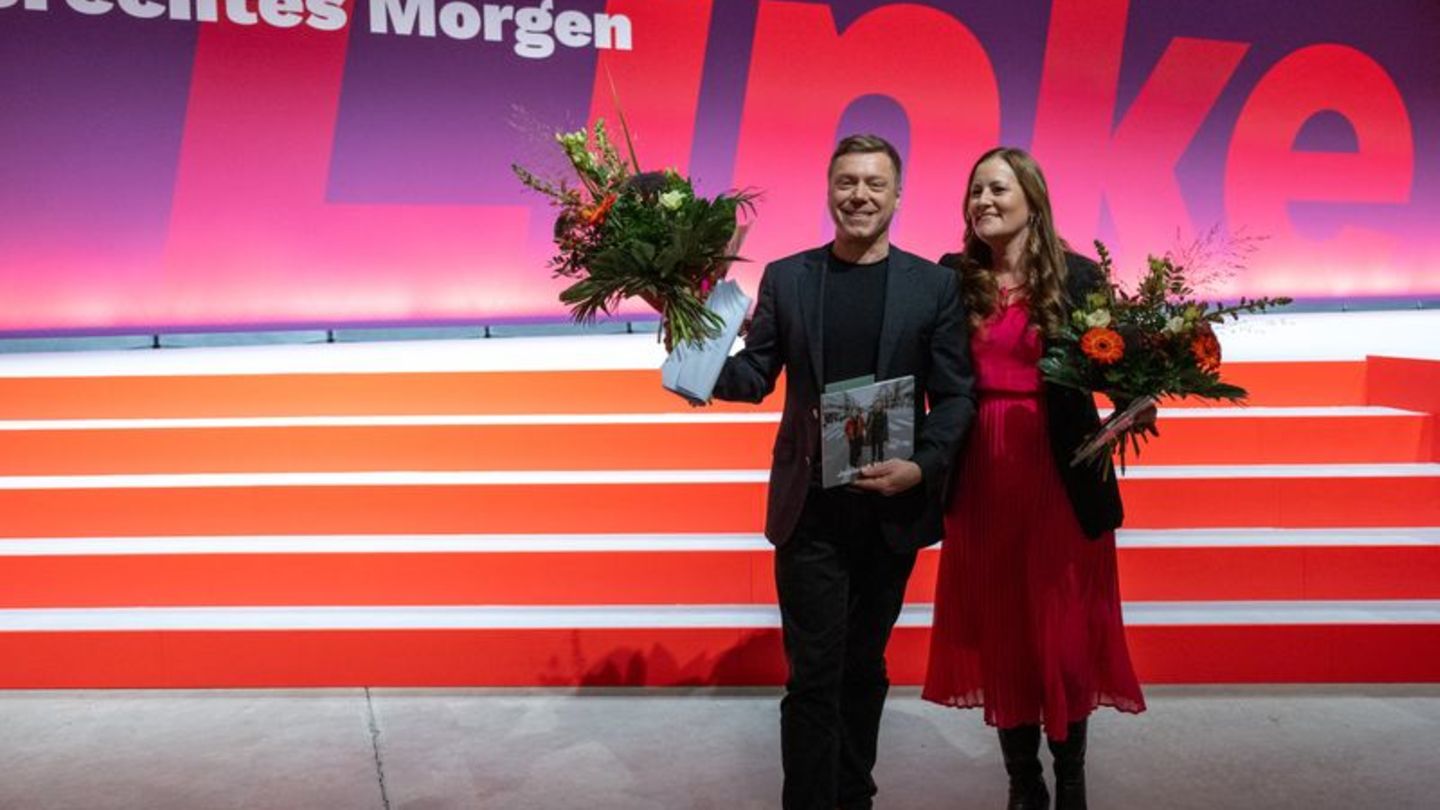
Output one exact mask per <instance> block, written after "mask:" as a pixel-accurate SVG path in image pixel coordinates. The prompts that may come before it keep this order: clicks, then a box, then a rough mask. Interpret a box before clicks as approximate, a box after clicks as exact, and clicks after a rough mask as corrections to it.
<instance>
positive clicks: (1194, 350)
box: [1190, 323, 1220, 371]
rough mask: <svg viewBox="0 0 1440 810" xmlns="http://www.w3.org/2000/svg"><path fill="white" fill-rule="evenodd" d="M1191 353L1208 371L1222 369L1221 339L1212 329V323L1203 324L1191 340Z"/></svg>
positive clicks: (1201, 366)
mask: <svg viewBox="0 0 1440 810" xmlns="http://www.w3.org/2000/svg"><path fill="white" fill-rule="evenodd" d="M1190 353H1191V354H1192V355H1194V356H1195V362H1196V363H1199V364H1200V368H1203V369H1205V370H1206V371H1219V370H1220V339H1219V338H1217V337H1215V333H1214V332H1213V331H1211V329H1210V324H1208V323H1207V324H1201V328H1200V329H1198V330H1196V334H1195V337H1194V338H1191V340H1190Z"/></svg>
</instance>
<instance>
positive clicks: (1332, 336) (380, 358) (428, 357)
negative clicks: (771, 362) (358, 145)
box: [0, 310, 1440, 377]
mask: <svg viewBox="0 0 1440 810" xmlns="http://www.w3.org/2000/svg"><path fill="white" fill-rule="evenodd" d="M1217 331H1218V332H1219V334H1220V338H1221V342H1222V343H1223V345H1224V348H1225V359H1226V362H1227V363H1228V362H1236V361H1239V362H1247V361H1307V360H1308V361H1327V360H1330V361H1333V360H1348V361H1359V360H1364V359H1365V357H1366V356H1367V355H1381V356H1388V357H1428V358H1435V359H1440V311H1436V310H1418V311H1405V310H1392V311H1385V312H1344V313H1333V312H1316V313H1295V314H1285V313H1280V314H1275V315H1256V316H1251V317H1248V318H1245V319H1242V320H1241V321H1239V322H1238V323H1227V324H1223V325H1221V327H1220V328H1219V329H1217ZM664 359H665V350H664V348H663V347H661V346H660V345H659V344H658V343H657V342H656V340H655V336H654V334H640V335H581V336H564V337H530V338H494V339H489V340H479V339H476V340H426V341H397V342H393V343H350V344H292V345H266V346H234V347H210V348H192V349H161V350H148V349H140V350H130V351H103V352H46V353H33V354H18V353H17V354H0V377H125V376H225V375H236V374H383V373H407V372H469V371H567V370H579V371H592V370H642V369H658V368H659V367H660V364H661V362H663V361H664Z"/></svg>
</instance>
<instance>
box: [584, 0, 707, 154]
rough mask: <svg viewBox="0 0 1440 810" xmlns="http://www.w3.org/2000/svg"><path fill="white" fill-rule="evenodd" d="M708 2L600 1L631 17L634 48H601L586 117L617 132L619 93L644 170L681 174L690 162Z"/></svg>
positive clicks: (608, 9) (612, 11) (613, 11)
mask: <svg viewBox="0 0 1440 810" xmlns="http://www.w3.org/2000/svg"><path fill="white" fill-rule="evenodd" d="M710 8H711V0H686V2H676V1H675V0H670V2H666V3H656V2H653V1H652V2H647V0H610V2H609V3H608V4H607V5H606V7H605V13H607V14H609V15H611V16H615V15H618V14H623V15H625V16H626V17H628V18H630V20H631V22H632V24H633V28H634V31H635V37H636V40H635V47H634V49H633V50H629V51H621V50H606V51H601V52H600V58H599V64H598V65H597V66H596V69H595V91H594V95H593V96H592V97H591V103H590V118H591V120H592V121H593V120H594V119H596V118H599V117H604V118H605V124H606V126H607V127H608V128H609V130H610V132H611V134H613V135H614V136H615V137H616V138H617V139H618V138H620V137H621V135H620V119H619V116H618V115H617V114H616V110H615V103H614V102H615V96H618V97H619V101H620V109H621V110H623V111H624V113H625V121H626V123H627V124H628V125H629V127H630V131H631V133H632V134H633V135H634V137H635V152H636V154H637V155H638V156H639V158H640V166H641V168H644V169H647V170H658V169H663V168H666V167H672V168H674V169H675V170H676V171H678V172H680V173H682V174H683V173H684V172H685V169H686V167H687V166H689V164H690V146H691V144H692V143H693V142H694V140H695V110H696V108H697V107H698V106H699V105H700V80H701V76H702V74H703V73H704V70H705V42H706V38H707V37H708V35H709V33H710ZM642 37H643V40H642V39H641V38H642ZM612 79H613V81H614V83H615V84H614V91H613V93H612V90H611V84H610V82H611V80H612Z"/></svg>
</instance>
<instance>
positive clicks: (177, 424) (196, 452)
mask: <svg viewBox="0 0 1440 810" xmlns="http://www.w3.org/2000/svg"><path fill="white" fill-rule="evenodd" d="M779 418H780V417H779V414H778V413H765V412H758V413H705V412H692V413H651V414H646V413H612V414H604V413H592V414H485V415H470V416H462V415H449V416H447V415H436V414H428V415H410V416H400V415H385V416H379V415H369V416H327V417H317V416H310V417H230V418H218V417H216V418H200V419H194V418H192V419H178V418H148V419H146V418H128V419H23V420H22V419H15V420H0V475H67V474H69V475H75V474H83V475H103V474H117V473H185V472H297V471H305V472H312V471H313V472H342V471H378V470H613V469H639V470H646V469H657V470H658V469H687V468H688V469H748V468H763V467H765V466H766V465H768V463H769V459H770V449H771V445H772V444H773V442H774V439H775V430H776V426H777V425H778V423H779ZM1160 429H1161V435H1160V436H1159V437H1158V438H1155V439H1153V440H1151V441H1149V442H1148V443H1147V444H1146V445H1145V447H1144V449H1143V451H1142V454H1141V457H1140V460H1141V461H1143V462H1144V463H1146V464H1303V463H1336V462H1346V463H1383V462H1420V461H1428V460H1429V459H1430V457H1431V455H1430V454H1431V450H1432V446H1433V444H1434V439H1433V435H1432V434H1433V433H1434V431H1435V423H1434V417H1432V416H1430V415H1429V414H1427V413H1422V412H1418V411H1408V410H1402V409H1397V408H1386V407H1377V406H1369V407H1364V406H1349V407H1330V408H1322V407H1296V408H1278V407H1256V408H1234V407H1215V408H1165V409H1162V410H1161V412H1160Z"/></svg>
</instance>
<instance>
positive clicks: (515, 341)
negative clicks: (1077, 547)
mask: <svg viewBox="0 0 1440 810" xmlns="http://www.w3.org/2000/svg"><path fill="white" fill-rule="evenodd" d="M1222 339H1223V340H1224V347H1225V352H1226V361H1227V374H1228V376H1229V377H1231V378H1232V379H1233V381H1234V382H1237V383H1239V384H1241V385H1244V386H1246V387H1248V388H1249V389H1250V391H1251V397H1250V404H1249V407H1243V408H1239V407H1204V406H1200V407H1196V406H1195V405H1194V404H1193V403H1185V402H1179V403H1168V404H1167V406H1166V407H1164V408H1163V409H1162V411H1161V417H1160V418H1161V422H1160V425H1161V430H1162V436H1161V437H1160V438H1159V439H1158V440H1156V441H1155V442H1153V443H1152V444H1151V445H1150V446H1149V447H1148V448H1147V449H1146V450H1145V452H1144V455H1143V456H1142V457H1141V459H1140V463H1138V464H1136V465H1134V466H1132V467H1131V469H1130V471H1129V472H1128V474H1127V475H1126V476H1125V477H1124V479H1123V482H1122V489H1123V492H1124V496H1125V499H1126V506H1127V513H1128V516H1129V517H1128V521H1127V524H1126V528H1125V530H1124V531H1122V532H1121V534H1120V538H1119V542H1120V546H1121V551H1120V565H1121V587H1122V593H1123V594H1124V598H1125V600H1126V605H1125V614H1126V619H1127V624H1128V627H1129V632H1130V640H1131V644H1132V650H1133V652H1134V655H1135V658H1136V663H1137V667H1138V668H1139V670H1140V675H1141V678H1142V680H1143V681H1145V682H1146V683H1147V684H1158V683H1183V684H1194V683H1276V682H1312V683H1313V682H1440V422H1437V420H1440V416H1437V414H1440V312H1435V311H1433V310H1426V311H1393V312H1364V313H1308V314H1294V315H1278V316H1263V317H1256V318H1252V319H1250V320H1248V321H1245V322H1242V323H1241V324H1239V325H1237V326H1235V327H1233V328H1230V329H1227V330H1226V331H1225V332H1224V333H1223V334H1222ZM662 358H663V352H662V351H661V349H660V348H659V347H658V346H657V345H656V344H655V341H654V337H653V335H651V336H647V335H591V336H585V337H543V338H541V337H528V338H519V337H517V338H491V339H476V340H431V341H410V342H403V343H355V344H343V345H342V344H320V345H278V346H251V347H228V348H187V349H158V350H134V351H124V352H63V353H26V354H9V355H0V514H3V515H4V516H5V519H4V520H3V522H0V581H3V582H4V583H6V584H5V586H4V587H3V588H0V660H3V661H4V662H5V663H4V664H3V665H0V688H10V689H30V688H71V687H73V688H80V687H83V688H126V687H168V688H178V687H296V686H309V687H319V686H337V687H338V686H414V687H421V686H425V687H434V686H556V687H574V686H621V685H629V686H683V685H689V686H715V685H719V686H744V685H774V684H778V683H780V682H781V681H782V680H783V672H784V663H783V659H782V656H781V650H780V644H779V635H778V625H779V620H778V613H777V611H776V609H775V607H774V586H773V582H772V580H771V571H770V553H769V547H768V545H767V544H766V542H765V540H764V538H763V537H761V536H760V528H761V524H762V521H763V508H764V493H765V480H766V469H767V467H768V463H769V450H770V443H771V441H772V439H773V436H774V431H775V426H776V423H777V421H778V418H779V413H778V411H779V408H780V403H781V395H780V393H779V392H777V393H776V394H775V395H774V396H772V398H771V399H770V400H769V401H767V402H766V403H764V404H763V405H761V406H747V405H733V404H717V405H716V406H714V407H712V408H708V409H699V410H697V409H692V408H690V407H688V406H687V405H685V404H684V403H683V402H681V401H680V400H679V399H677V398H675V397H673V396H672V395H669V394H667V393H665V392H664V391H662V390H661V389H660V387H659V374H658V371H656V369H657V368H658V366H659V363H660V361H661V359H662ZM937 558H938V552H937V551H936V550H934V549H932V550H929V551H926V552H924V553H922V556H921V561H920V564H919V567H918V568H917V571H916V574H915V577H914V580H913V582H912V587H911V591H910V594H909V597H908V600H907V606H906V608H905V611H904V614H903V615H902V617H901V621H900V626H899V629H898V630H897V632H896V636H895V639H894V642H893V644H892V647H891V667H892V674H893V676H894V677H895V680H896V681H897V682H898V683H902V684H914V683H917V682H918V680H919V679H920V678H921V676H922V674H923V666H924V656H923V653H924V648H925V643H926V633H927V630H926V628H927V627H928V624H929V617H930V607H929V604H930V602H931V600H932V598H933V592H934V576H935V568H936V561H937Z"/></svg>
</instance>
